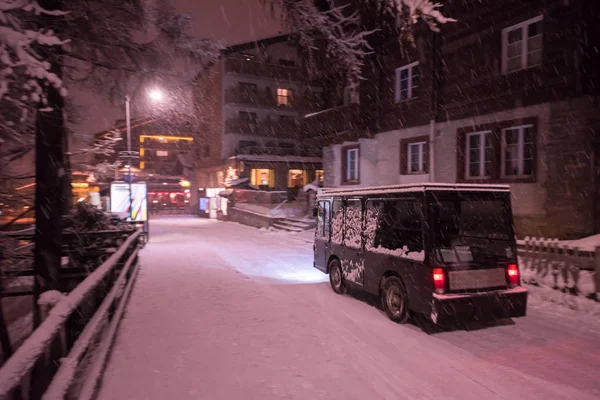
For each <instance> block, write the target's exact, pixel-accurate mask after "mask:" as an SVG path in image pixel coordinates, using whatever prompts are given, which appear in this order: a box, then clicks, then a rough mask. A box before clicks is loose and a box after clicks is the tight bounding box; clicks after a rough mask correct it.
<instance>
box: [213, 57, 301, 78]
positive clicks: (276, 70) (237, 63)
mask: <svg viewBox="0 0 600 400" xmlns="http://www.w3.org/2000/svg"><path fill="white" fill-rule="evenodd" d="M225 72H227V73H231V74H241V75H250V76H259V77H263V78H270V79H281V80H289V81H301V80H303V79H304V76H303V73H302V70H300V69H299V68H296V67H286V66H283V65H279V64H271V63H268V62H260V61H251V60H250V61H249V60H245V59H243V58H233V57H229V58H227V59H226V60H225Z"/></svg>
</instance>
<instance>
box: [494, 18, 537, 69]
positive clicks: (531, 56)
mask: <svg viewBox="0 0 600 400" xmlns="http://www.w3.org/2000/svg"><path fill="white" fill-rule="evenodd" d="M542 19H543V17H542V16H541V15H540V16H538V17H536V18H533V19H530V20H528V21H525V22H522V23H520V24H518V25H514V26H511V27H509V28H506V29H503V30H502V72H503V73H505V74H507V73H510V72H513V71H518V70H520V69H525V68H529V67H533V66H535V65H540V64H541V63H542Z"/></svg>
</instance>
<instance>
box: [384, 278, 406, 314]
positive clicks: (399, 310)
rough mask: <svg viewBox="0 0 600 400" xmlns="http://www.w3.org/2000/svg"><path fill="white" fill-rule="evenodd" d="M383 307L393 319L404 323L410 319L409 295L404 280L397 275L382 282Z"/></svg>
mask: <svg viewBox="0 0 600 400" xmlns="http://www.w3.org/2000/svg"><path fill="white" fill-rule="evenodd" d="M381 308H383V311H385V314H386V315H387V316H388V318H389V319H391V320H392V321H394V322H396V323H399V324H403V323H405V322H406V321H407V320H408V314H409V313H408V296H407V294H406V289H405V288H404V284H403V283H402V280H400V278H398V277H397V276H390V277H389V278H387V279H386V278H383V281H382V282H381Z"/></svg>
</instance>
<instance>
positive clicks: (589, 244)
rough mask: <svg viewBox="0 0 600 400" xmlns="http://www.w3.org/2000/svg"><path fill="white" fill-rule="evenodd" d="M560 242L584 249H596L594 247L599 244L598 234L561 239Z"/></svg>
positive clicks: (599, 236)
mask: <svg viewBox="0 0 600 400" xmlns="http://www.w3.org/2000/svg"><path fill="white" fill-rule="evenodd" d="M560 243H561V244H564V245H567V246H571V247H577V248H579V249H580V250H584V251H596V247H598V246H600V235H594V236H588V237H586V238H583V239H578V240H563V241H561V242H560Z"/></svg>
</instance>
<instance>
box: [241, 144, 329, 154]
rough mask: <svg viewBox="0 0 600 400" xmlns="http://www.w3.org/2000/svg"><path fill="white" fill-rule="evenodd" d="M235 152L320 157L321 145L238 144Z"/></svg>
mask: <svg viewBox="0 0 600 400" xmlns="http://www.w3.org/2000/svg"><path fill="white" fill-rule="evenodd" d="M236 154H244V155H270V156H298V157H321V154H322V150H321V147H312V146H300V145H298V146H289V147H288V146H260V145H252V146H242V145H240V146H239V147H238V148H237V150H236Z"/></svg>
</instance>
